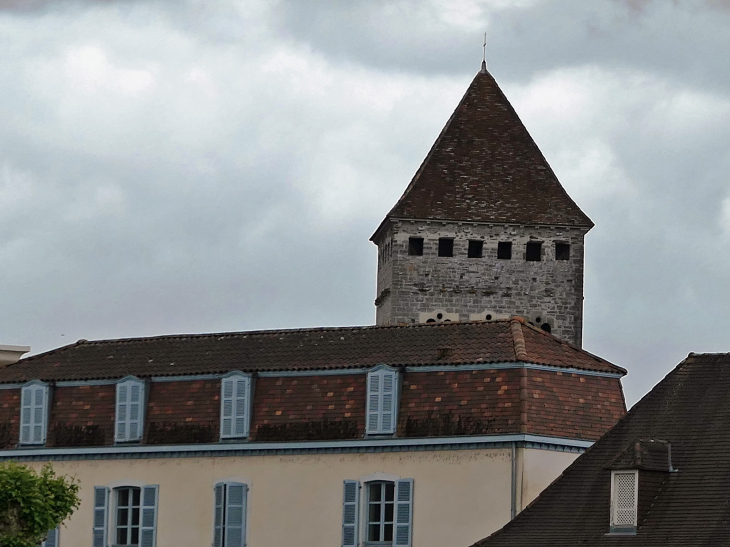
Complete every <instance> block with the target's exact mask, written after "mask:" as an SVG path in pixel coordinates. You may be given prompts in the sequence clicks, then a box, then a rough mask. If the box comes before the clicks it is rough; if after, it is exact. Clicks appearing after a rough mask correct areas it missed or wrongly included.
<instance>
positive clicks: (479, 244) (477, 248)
mask: <svg viewBox="0 0 730 547" xmlns="http://www.w3.org/2000/svg"><path fill="white" fill-rule="evenodd" d="M483 248H484V242H483V241H481V240H474V239H470V240H469V250H468V251H467V256H468V257H469V258H481V257H482V249H483Z"/></svg>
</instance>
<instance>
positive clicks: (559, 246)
mask: <svg viewBox="0 0 730 547" xmlns="http://www.w3.org/2000/svg"><path fill="white" fill-rule="evenodd" d="M555 260H570V244H569V243H555Z"/></svg>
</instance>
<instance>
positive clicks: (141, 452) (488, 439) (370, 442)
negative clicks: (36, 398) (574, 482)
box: [0, 433, 593, 461]
mask: <svg viewBox="0 0 730 547" xmlns="http://www.w3.org/2000/svg"><path fill="white" fill-rule="evenodd" d="M592 444H593V442H592V441H585V440H580V439H568V438H560V437H547V436H541V435H530V434H525V433H519V434H507V435H474V436H463V437H426V438H410V439H398V438H380V439H373V438H370V439H354V440H338V441H301V442H278V443H276V442H265V443H259V442H242V443H216V444H192V445H191V444H187V445H134V446H130V445H120V446H104V447H89V448H21V449H13V450H0V461H7V460H15V461H48V460H107V459H157V458H203V457H232V456H266V455H282V454H323V453H324V454H327V453H331V454H342V453H359V452H411V451H438V450H475V449H484V448H508V447H511V446H513V445H517V446H520V447H524V448H534V449H541V450H553V451H559V452H575V453H581V452H583V451H584V450H586V449H587V448H589V447H590V446H591V445H592Z"/></svg>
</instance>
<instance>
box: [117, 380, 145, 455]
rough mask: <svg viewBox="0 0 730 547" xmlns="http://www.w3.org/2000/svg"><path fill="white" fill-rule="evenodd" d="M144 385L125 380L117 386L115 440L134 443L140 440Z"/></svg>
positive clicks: (135, 381)
mask: <svg viewBox="0 0 730 547" xmlns="http://www.w3.org/2000/svg"><path fill="white" fill-rule="evenodd" d="M143 407H144V383H143V382H140V381H137V380H127V381H125V382H120V383H118V384H117V412H116V436H115V437H116V440H117V441H118V442H124V441H136V440H139V439H140V438H142V429H143V427H142V425H143V423H144V422H143V414H144V408H143Z"/></svg>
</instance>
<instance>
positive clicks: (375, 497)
mask: <svg viewBox="0 0 730 547" xmlns="http://www.w3.org/2000/svg"><path fill="white" fill-rule="evenodd" d="M381 486H382V484H381V483H379V482H375V483H373V484H371V485H370V501H380V488H381Z"/></svg>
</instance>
